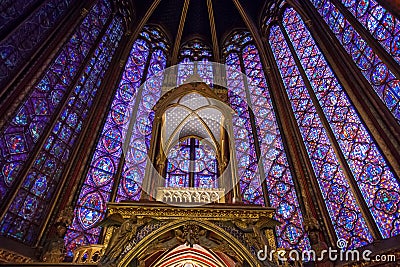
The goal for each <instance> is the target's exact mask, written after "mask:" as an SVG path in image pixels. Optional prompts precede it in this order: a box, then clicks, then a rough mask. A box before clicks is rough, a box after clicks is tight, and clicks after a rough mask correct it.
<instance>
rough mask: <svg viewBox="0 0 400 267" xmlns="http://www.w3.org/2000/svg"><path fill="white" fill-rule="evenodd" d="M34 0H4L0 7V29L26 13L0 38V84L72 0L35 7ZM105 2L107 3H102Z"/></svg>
mask: <svg viewBox="0 0 400 267" xmlns="http://www.w3.org/2000/svg"><path fill="white" fill-rule="evenodd" d="M35 2H37V1H21V0H18V1H6V3H3V2H2V3H1V6H2V7H4V9H2V10H1V11H0V33H1V32H2V31H3V30H4V31H5V30H7V28H11V27H12V26H13V24H14V23H16V20H17V19H19V16H21V15H23V16H26V15H28V14H29V13H28V12H29V11H32V13H31V14H29V15H28V17H27V18H26V20H25V21H24V22H23V23H21V24H20V25H18V27H16V29H14V30H13V31H12V32H11V34H9V35H7V37H6V38H5V39H3V40H2V41H1V42H0V58H1V61H0V85H4V86H5V85H6V83H7V82H9V81H10V79H11V78H12V77H14V76H15V74H17V73H18V71H19V70H20V69H21V67H22V66H23V64H25V62H26V61H27V60H28V59H30V58H31V57H32V56H33V54H34V53H35V52H36V51H37V49H38V48H39V47H40V45H42V43H43V42H44V41H45V40H46V38H47V37H48V36H49V34H50V33H51V32H52V30H53V29H54V28H55V26H57V24H58V23H59V22H60V20H61V19H62V18H63V16H65V15H66V14H67V12H68V10H69V9H70V8H71V6H72V4H73V3H74V2H75V1H74V0H49V1H45V3H43V4H41V5H40V6H39V7H38V8H37V9H36V10H31V9H32V8H33V7H34V6H35V5H37V3H35ZM106 5H108V3H107V4H106ZM14 26H15V24H14Z"/></svg>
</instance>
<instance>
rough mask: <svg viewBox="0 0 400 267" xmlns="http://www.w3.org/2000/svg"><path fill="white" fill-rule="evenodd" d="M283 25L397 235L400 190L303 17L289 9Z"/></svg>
mask: <svg viewBox="0 0 400 267" xmlns="http://www.w3.org/2000/svg"><path fill="white" fill-rule="evenodd" d="M283 25H284V28H285V30H286V32H287V33H288V36H289V38H290V41H291V42H292V45H293V47H294V48H295V51H296V53H297V56H298V58H299V59H300V62H301V65H302V67H303V69H304V71H305V73H306V75H307V77H308V80H309V81H310V84H311V87H312V89H313V91H314V93H315V95H316V97H317V99H318V101H319V105H320V106H321V107H322V109H323V111H324V113H325V116H326V118H327V120H328V122H329V124H330V127H331V129H332V131H333V133H334V135H335V137H336V139H337V141H338V144H339V146H340V148H341V150H342V153H343V155H344V157H345V159H346V161H347V164H348V166H349V167H350V169H351V172H352V174H353V176H354V179H355V180H356V181H357V184H358V185H359V188H360V191H361V193H362V195H363V197H364V199H365V201H366V203H367V206H368V208H369V209H370V211H371V214H372V216H373V217H374V219H375V222H376V224H377V226H378V228H379V230H380V232H381V234H382V236H383V237H384V238H388V237H391V236H393V235H397V234H398V231H399V229H398V227H396V225H395V223H396V220H398V219H399V218H400V200H399V199H398V197H400V187H399V184H398V182H397V180H396V177H395V175H394V174H393V172H392V171H391V170H390V168H389V165H388V163H387V161H386V160H385V158H384V157H383V156H382V153H381V151H380V150H379V148H378V147H377V146H376V144H375V142H374V140H373V139H372V137H371V135H370V133H369V132H368V130H367V129H366V127H365V125H364V124H363V122H362V121H361V118H360V117H359V115H358V113H357V111H356V110H355V108H354V107H353V106H352V104H351V102H350V99H349V97H348V96H347V94H346V92H345V91H344V90H343V88H342V86H341V85H340V83H339V81H338V80H337V78H336V76H335V75H334V73H333V71H332V69H331V68H330V67H329V65H328V63H327V62H326V59H325V58H324V56H323V54H322V53H321V51H320V50H319V48H318V46H317V45H316V43H315V41H314V39H313V38H312V36H311V34H310V32H309V31H308V29H307V28H306V26H305V24H304V22H303V21H302V20H301V18H300V15H299V14H297V13H296V11H294V9H287V10H286V11H285V13H284V17H283Z"/></svg>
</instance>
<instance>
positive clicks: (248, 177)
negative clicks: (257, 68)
mask: <svg viewBox="0 0 400 267" xmlns="http://www.w3.org/2000/svg"><path fill="white" fill-rule="evenodd" d="M225 63H226V65H227V70H226V76H227V88H228V101H229V104H230V106H231V107H232V108H233V110H235V111H236V113H235V114H234V115H233V116H232V124H233V130H234V133H235V144H236V160H237V166H238V167H237V168H238V169H237V173H238V180H239V183H240V189H241V194H242V198H243V201H244V202H245V203H251V204H261V205H264V198H263V192H262V187H261V177H260V172H259V170H258V159H257V155H256V147H255V141H254V135H253V132H252V128H251V121H250V114H249V110H248V104H247V99H246V92H245V90H244V78H243V76H242V75H241V72H240V71H241V69H240V57H239V55H238V54H237V53H231V54H229V55H228V56H227V57H226V60H225Z"/></svg>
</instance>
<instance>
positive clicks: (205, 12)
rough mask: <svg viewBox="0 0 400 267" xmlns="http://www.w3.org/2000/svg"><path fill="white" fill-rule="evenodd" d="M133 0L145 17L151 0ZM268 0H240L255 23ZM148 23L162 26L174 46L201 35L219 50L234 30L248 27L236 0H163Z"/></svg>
mask: <svg viewBox="0 0 400 267" xmlns="http://www.w3.org/2000/svg"><path fill="white" fill-rule="evenodd" d="M130 1H132V5H133V7H134V9H135V13H136V19H137V20H140V19H141V18H143V17H144V15H145V13H146V11H147V10H148V9H149V8H150V6H151V5H152V4H153V1H152V0H145V1H143V0H130ZM266 2H268V1H266V0H239V3H240V5H241V6H242V7H243V9H244V11H245V12H246V13H247V15H248V16H249V17H250V18H251V20H252V21H253V22H254V23H255V25H256V26H258V24H259V18H260V16H261V12H262V10H263V9H264V6H265V4H266ZM147 23H149V24H156V25H159V26H161V27H162V28H163V29H164V31H165V32H166V34H167V35H168V36H169V38H170V42H171V45H172V46H173V47H174V46H175V47H178V48H179V47H180V46H181V45H182V44H183V43H184V42H185V41H188V40H190V39H193V38H195V37H198V38H200V39H203V41H205V42H206V43H207V44H208V45H210V47H213V48H214V49H216V50H218V51H221V50H220V47H221V45H222V44H223V42H224V39H225V38H226V36H227V35H228V34H229V33H230V32H231V31H232V30H234V29H246V28H247V27H246V24H245V22H244V21H243V19H242V17H241V15H240V13H239V11H238V9H237V7H236V6H235V4H234V1H233V0H161V1H160V3H159V4H158V6H157V7H156V9H155V10H154V12H153V14H152V15H151V16H150V18H149V20H148V21H147ZM214 29H215V31H214ZM213 35H214V36H213ZM213 37H214V38H215V40H213ZM215 41H216V42H215ZM215 46H218V47H217V48H216V47H215ZM175 49H177V48H175Z"/></svg>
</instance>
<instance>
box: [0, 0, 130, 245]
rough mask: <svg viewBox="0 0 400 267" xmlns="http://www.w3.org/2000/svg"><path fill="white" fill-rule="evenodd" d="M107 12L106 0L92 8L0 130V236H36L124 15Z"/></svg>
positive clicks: (28, 240) (32, 238)
mask: <svg viewBox="0 0 400 267" xmlns="http://www.w3.org/2000/svg"><path fill="white" fill-rule="evenodd" d="M110 15H111V6H110V3H109V2H107V1H98V2H97V3H96V4H95V5H94V6H93V7H92V9H91V10H90V11H89V13H88V14H87V16H86V18H85V19H84V20H83V22H82V23H81V24H80V25H78V26H77V27H76V29H75V31H74V32H73V34H72V36H71V37H70V39H69V40H68V41H67V42H66V43H65V44H64V46H63V47H62V48H61V50H60V51H59V53H58V55H56V57H55V59H54V60H53V62H52V63H51V64H50V66H49V68H48V69H47V70H46V71H45V72H44V74H43V76H42V77H41V78H40V79H39V81H38V82H37V83H36V84H34V86H33V88H32V90H31V92H30V93H29V94H28V95H27V97H26V98H25V100H24V101H22V104H21V105H20V106H19V107H18V109H17V111H16V113H15V114H14V115H13V117H12V119H11V120H10V121H9V122H8V123H6V124H5V125H4V127H3V128H2V129H1V136H2V139H1V140H0V148H1V154H2V157H1V159H0V163H1V165H2V166H1V170H2V171H1V176H2V177H1V179H0V190H1V194H0V196H1V199H2V200H4V201H7V202H6V203H9V205H7V208H6V210H7V212H6V213H5V216H4V218H3V219H2V221H1V233H2V234H4V235H7V236H10V237H12V238H15V239H18V240H21V241H23V242H24V243H26V244H29V245H32V244H33V243H34V242H35V241H36V240H37V238H38V236H39V235H40V231H41V229H42V227H43V225H41V223H43V222H44V221H45V218H46V216H48V213H49V209H50V206H51V205H50V204H49V203H51V202H52V200H53V197H54V196H55V194H56V192H57V190H59V188H58V187H59V185H60V183H62V181H60V177H61V174H62V172H63V170H64V168H65V167H66V165H67V162H68V160H69V159H70V155H71V153H72V151H73V150H74V148H75V144H76V141H77V139H78V137H79V135H80V132H81V130H82V127H83V126H84V125H85V122H86V120H87V117H88V114H89V111H90V109H91V107H92V103H93V101H94V99H95V97H96V93H97V90H98V89H99V87H100V85H101V82H102V78H103V76H104V73H105V71H106V70H107V68H108V66H109V63H110V61H111V59H112V57H113V55H114V51H115V49H116V47H117V46H118V43H119V40H120V39H121V36H122V33H123V27H122V19H121V18H118V17H115V18H114V19H113V20H110V19H109V18H110ZM107 21H109V22H108V24H107ZM106 24H107V25H106ZM102 31H103V32H104V33H105V34H104V36H101V35H100V33H101V32H102ZM96 43H98V46H96V45H95V44H96ZM28 158H33V160H32V161H31V162H28V161H27V159H28ZM17 177H18V179H17ZM12 186H17V188H18V189H17V192H16V194H15V195H13V196H11V195H9V189H10V188H11V187H12Z"/></svg>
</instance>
